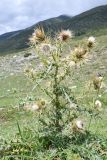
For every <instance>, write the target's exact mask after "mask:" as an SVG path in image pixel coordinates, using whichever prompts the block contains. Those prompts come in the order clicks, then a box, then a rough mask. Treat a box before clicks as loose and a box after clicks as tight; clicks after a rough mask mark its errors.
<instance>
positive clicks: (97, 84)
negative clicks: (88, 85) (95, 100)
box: [93, 74, 103, 90]
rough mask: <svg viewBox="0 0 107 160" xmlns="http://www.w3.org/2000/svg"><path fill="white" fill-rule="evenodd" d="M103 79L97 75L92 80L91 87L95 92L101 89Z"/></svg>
mask: <svg viewBox="0 0 107 160" xmlns="http://www.w3.org/2000/svg"><path fill="white" fill-rule="evenodd" d="M102 80H103V77H102V76H101V74H97V75H96V76H95V77H94V79H93V85H94V88H95V90H99V89H100V88H101V83H102Z"/></svg>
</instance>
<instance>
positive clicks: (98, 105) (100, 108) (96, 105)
mask: <svg viewBox="0 0 107 160" xmlns="http://www.w3.org/2000/svg"><path fill="white" fill-rule="evenodd" d="M95 108H96V109H98V110H102V103H101V101H99V100H96V101H95Z"/></svg>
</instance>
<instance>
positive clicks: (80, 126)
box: [76, 120, 84, 129]
mask: <svg viewBox="0 0 107 160" xmlns="http://www.w3.org/2000/svg"><path fill="white" fill-rule="evenodd" d="M76 127H77V128H78V129H83V128H84V122H83V121H82V120H77V121H76Z"/></svg>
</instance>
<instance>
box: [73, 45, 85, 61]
mask: <svg viewBox="0 0 107 160" xmlns="http://www.w3.org/2000/svg"><path fill="white" fill-rule="evenodd" d="M86 54H87V49H85V48H83V47H80V46H79V47H76V48H75V49H74V51H73V52H72V53H71V59H72V61H74V62H75V63H77V62H79V61H81V60H84V59H85V58H86Z"/></svg>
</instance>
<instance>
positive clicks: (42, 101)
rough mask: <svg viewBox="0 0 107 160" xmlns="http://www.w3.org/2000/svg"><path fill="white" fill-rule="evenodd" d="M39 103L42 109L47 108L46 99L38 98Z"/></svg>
mask: <svg viewBox="0 0 107 160" xmlns="http://www.w3.org/2000/svg"><path fill="white" fill-rule="evenodd" d="M37 105H38V106H39V108H40V109H43V108H45V105H46V101H45V100H38V101H37Z"/></svg>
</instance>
